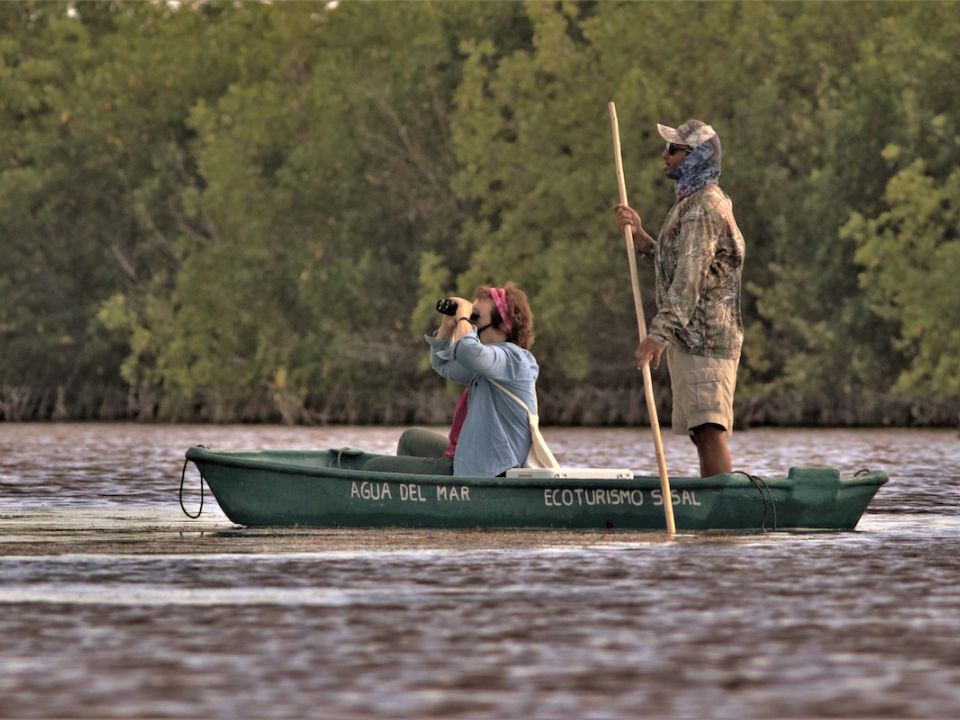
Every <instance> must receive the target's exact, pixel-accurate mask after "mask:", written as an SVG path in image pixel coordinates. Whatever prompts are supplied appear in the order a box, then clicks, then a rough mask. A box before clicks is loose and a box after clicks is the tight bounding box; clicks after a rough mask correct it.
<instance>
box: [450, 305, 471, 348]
mask: <svg viewBox="0 0 960 720" xmlns="http://www.w3.org/2000/svg"><path fill="white" fill-rule="evenodd" d="M451 300H455V301H456V303H457V314H456V315H454V316H453V318H451V319H452V320H453V322H454V325H455V327H454V328H453V341H454V342H459V341H460V339H461V338H463V336H464V335H466V334H467V333H468V332H470V331H471V330H473V325H472V324H471V323H470V316H471V315H472V314H473V303H472V302H470V301H469V300H464V299H463V298H460V297H454V298H451Z"/></svg>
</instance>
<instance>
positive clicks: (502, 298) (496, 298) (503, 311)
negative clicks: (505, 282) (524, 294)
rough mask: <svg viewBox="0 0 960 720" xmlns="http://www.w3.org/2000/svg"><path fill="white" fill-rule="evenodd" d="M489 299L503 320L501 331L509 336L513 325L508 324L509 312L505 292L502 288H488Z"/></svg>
mask: <svg viewBox="0 0 960 720" xmlns="http://www.w3.org/2000/svg"><path fill="white" fill-rule="evenodd" d="M490 297H492V298H493V304H494V305H496V306H497V310H498V311H499V312H500V317H501V318H503V329H504V330H506V331H507V335H509V334H510V332H511V331H512V330H513V323H512V322H510V312H509V311H508V310H507V291H506V290H504V289H503V288H490Z"/></svg>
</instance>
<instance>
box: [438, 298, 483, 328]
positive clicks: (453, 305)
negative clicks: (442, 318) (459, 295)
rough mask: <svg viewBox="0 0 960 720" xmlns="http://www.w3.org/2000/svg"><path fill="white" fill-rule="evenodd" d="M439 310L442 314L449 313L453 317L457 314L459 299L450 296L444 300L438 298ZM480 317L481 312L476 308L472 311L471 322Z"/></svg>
mask: <svg viewBox="0 0 960 720" xmlns="http://www.w3.org/2000/svg"><path fill="white" fill-rule="evenodd" d="M437 312H438V313H440V314H441V315H449V316H450V317H453V316H454V315H456V314H457V301H456V300H451V299H450V298H444V299H443V300H437ZM479 319H480V313H479V312H478V311H476V310H474V311H473V312H472V313H470V322H472V323H475V322H476V321H477V320H479Z"/></svg>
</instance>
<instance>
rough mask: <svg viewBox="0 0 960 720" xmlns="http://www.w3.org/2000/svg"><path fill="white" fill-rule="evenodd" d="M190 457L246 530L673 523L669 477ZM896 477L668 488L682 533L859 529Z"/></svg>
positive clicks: (196, 453) (821, 474)
mask: <svg viewBox="0 0 960 720" xmlns="http://www.w3.org/2000/svg"><path fill="white" fill-rule="evenodd" d="M186 457H187V460H188V461H192V462H193V463H195V464H196V466H197V468H198V469H199V470H200V474H201V476H202V477H203V479H204V480H206V482H207V485H208V486H209V487H210V490H211V491H212V492H213V494H214V496H215V497H216V498H217V502H218V503H219V504H220V507H221V508H222V509H223V512H224V513H225V514H226V516H227V517H228V518H229V519H230V520H231V521H233V522H235V523H237V524H239V525H246V526H248V527H269V526H272V527H278V526H279V527H298V526H299V527H344V528H346V527H349V528H379V527H393V528H396V527H405V528H558V529H559V528H563V529H567V528H616V529H626V530H664V529H665V521H664V512H663V496H662V494H661V492H660V479H659V478H658V477H657V476H649V477H648V476H635V477H630V475H632V473H630V472H629V471H626V477H607V478H583V477H579V478H578V477H524V478H519V477H501V478H468V477H449V476H437V475H405V474H404V475H402V474H396V473H382V472H369V471H364V470H362V467H363V465H364V463H366V462H367V461H368V460H370V459H371V458H373V457H376V456H375V455H372V454H370V453H365V452H363V451H360V450H356V449H352V448H339V449H331V450H326V451H289V450H284V451H259V452H237V451H230V452H219V451H214V450H210V449H207V448H204V447H192V448H190V449H189V450H188V451H187V454H186ZM574 473H575V471H571V472H570V473H568V474H574ZM582 474H584V475H586V474H590V471H583V472H582ZM592 474H598V471H593V472H592ZM623 474H624V473H623V472H621V473H620V475H623ZM887 480H888V478H887V475H886V473H884V472H880V471H861V472H860V473H858V474H857V475H855V476H853V477H848V478H841V477H840V474H839V473H838V472H837V470H835V469H833V468H822V467H816V468H815V467H809V468H793V469H791V470H790V472H789V473H788V474H787V477H785V478H783V477H777V478H764V479H760V478H757V477H753V476H749V475H745V474H741V473H733V474H730V475H718V476H716V477H711V478H702V479H701V478H689V477H675V478H672V479H671V480H670V487H671V492H672V499H673V510H674V516H675V519H676V525H677V529H678V530H746V531H760V530H774V529H776V530H794V529H816V530H852V529H853V528H854V527H856V525H857V522H859V520H860V516H861V515H863V512H864V510H866V508H867V505H868V504H869V503H870V500H871V499H872V498H873V496H874V494H876V492H877V489H878V488H879V487H880V486H881V485H883V484H884V483H885V482H887ZM181 490H182V485H181Z"/></svg>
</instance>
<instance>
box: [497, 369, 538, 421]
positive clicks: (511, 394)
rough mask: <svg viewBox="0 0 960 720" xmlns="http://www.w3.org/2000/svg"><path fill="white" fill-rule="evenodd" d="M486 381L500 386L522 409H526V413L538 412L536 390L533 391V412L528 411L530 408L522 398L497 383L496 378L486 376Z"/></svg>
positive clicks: (535, 413) (534, 413)
mask: <svg viewBox="0 0 960 720" xmlns="http://www.w3.org/2000/svg"><path fill="white" fill-rule="evenodd" d="M487 381H488V382H489V383H490V384H491V385H495V386H496V387H498V388H500V389H501V390H502V391H503V392H504V394H505V395H506V396H507V397H509V398H512V399H513V400H514V401H515V402H517V403H518V404H519V405H520V407H522V408H523V409H524V410H526V411H527V415H537V414H539V411H540V408H539V407H538V405H539V404H538V403H537V391H536V390H534V391H533V407H534V411H533V412H530V408H529V407H527V404H526V403H525V402H524V401H523V400H521V399H520V398H518V397H517V396H516V395H514V394H513V393H512V392H510V391H509V390H507V389H506V388H505V387H504V386H503V385H501V384H500V383H498V382H497V381H496V380H491V379H490V378H487Z"/></svg>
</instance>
